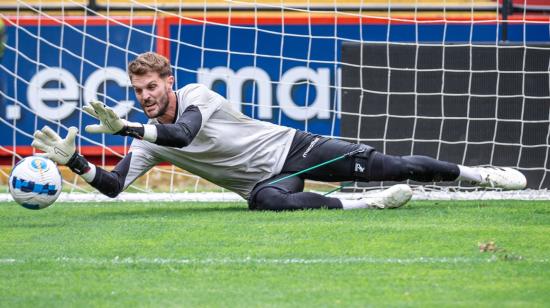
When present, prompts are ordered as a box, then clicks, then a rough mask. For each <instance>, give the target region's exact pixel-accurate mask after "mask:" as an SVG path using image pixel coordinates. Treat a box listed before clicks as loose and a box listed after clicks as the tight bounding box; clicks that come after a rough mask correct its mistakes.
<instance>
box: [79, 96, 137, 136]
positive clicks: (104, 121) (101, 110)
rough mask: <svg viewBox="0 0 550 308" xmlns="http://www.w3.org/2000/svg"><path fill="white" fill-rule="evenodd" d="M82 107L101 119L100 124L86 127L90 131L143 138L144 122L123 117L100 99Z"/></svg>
mask: <svg viewBox="0 0 550 308" xmlns="http://www.w3.org/2000/svg"><path fill="white" fill-rule="evenodd" d="M82 109H84V111H85V112H87V113H88V114H89V115H91V116H92V117H94V118H96V119H98V120H99V124H92V125H86V128H85V129H86V131H87V132H88V133H92V134H101V133H105V134H113V135H121V136H131V137H134V138H138V139H143V135H144V128H143V124H141V123H135V122H129V121H126V120H123V119H121V118H120V117H119V116H118V115H117V114H116V113H115V111H114V110H113V109H112V108H110V107H108V106H105V105H104V104H103V103H101V102H99V101H91V102H90V105H89V106H84V107H82Z"/></svg>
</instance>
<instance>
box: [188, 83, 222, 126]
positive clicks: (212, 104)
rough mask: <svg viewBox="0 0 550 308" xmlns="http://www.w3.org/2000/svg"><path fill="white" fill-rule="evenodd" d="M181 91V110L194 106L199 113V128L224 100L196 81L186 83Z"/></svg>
mask: <svg viewBox="0 0 550 308" xmlns="http://www.w3.org/2000/svg"><path fill="white" fill-rule="evenodd" d="M183 93H184V95H183V102H184V104H183V108H181V110H188V109H187V108H188V107H189V106H196V107H197V108H198V109H199V112H200V115H201V126H200V128H203V127H204V125H205V124H206V122H207V121H208V120H209V119H210V117H211V116H212V114H213V113H214V112H216V111H217V110H218V109H220V107H221V105H222V103H223V100H224V99H223V97H221V96H220V95H219V94H218V93H216V92H214V91H212V90H210V89H208V88H207V87H206V86H205V85H202V84H198V83H197V84H192V85H188V86H187V87H185V88H184V91H183ZM184 112H185V111H184ZM180 118H181V116H180ZM178 120H179V119H178Z"/></svg>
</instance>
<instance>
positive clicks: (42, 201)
mask: <svg viewBox="0 0 550 308" xmlns="http://www.w3.org/2000/svg"><path fill="white" fill-rule="evenodd" d="M62 183H63V180H62V178H61V174H60V173H59V169H57V166H56V165H55V163H54V162H53V161H51V160H49V159H47V158H43V157H40V156H29V157H25V158H24V159H22V160H21V161H19V162H18V163H17V164H16V165H15V167H14V168H13V169H12V171H11V174H10V178H9V189H10V193H11V195H12V197H13V199H14V200H15V202H17V203H19V204H20V205H21V206H23V207H24V208H27V209H30V210H40V209H44V208H47V207H48V206H50V205H51V204H53V203H54V202H55V200H57V198H58V197H59V194H60V193H61V188H62Z"/></svg>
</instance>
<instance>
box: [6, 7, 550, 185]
mask: <svg viewBox="0 0 550 308" xmlns="http://www.w3.org/2000/svg"><path fill="white" fill-rule="evenodd" d="M529 4H530V3H529V2H527V1H526V2H524V3H516V8H522V10H521V11H519V12H518V11H517V10H516V12H515V13H514V14H512V15H511V16H509V17H508V18H509V19H508V22H507V23H503V22H502V16H501V15H500V14H498V12H499V4H498V3H496V2H493V1H478V0H475V1H474V0H471V1H426V0H416V1H414V2H413V3H409V2H405V1H388V2H386V1H381V0H380V1H376V2H371V1H369V2H366V1H365V2H361V1H344V2H342V1H322V0H319V1H190V2H189V1H185V2H184V1H163V2H162V3H160V1H154V0H151V1H130V2H126V1H108V0H105V1H69V0H65V1H4V2H3V3H2V5H1V8H2V11H1V12H0V18H1V19H2V20H3V21H4V24H5V29H6V33H7V42H6V44H5V50H4V56H3V59H2V61H1V62H0V76H1V79H0V82H1V84H0V94H1V95H2V102H1V107H0V115H2V117H1V118H0V135H1V136H2V138H1V140H2V141H1V142H0V159H1V160H2V161H1V162H0V163H2V164H4V165H7V167H6V168H4V169H3V170H0V171H1V172H0V181H1V183H2V185H7V175H8V173H9V168H10V166H11V165H12V164H13V163H15V162H16V160H17V158H19V157H20V155H22V156H26V155H30V154H32V153H34V152H33V149H32V148H30V146H29V145H30V143H31V135H32V133H33V132H34V131H35V130H36V129H39V128H41V127H42V126H43V125H46V124H47V125H50V126H51V127H53V128H54V129H55V130H57V131H58V132H60V133H61V134H62V135H64V134H65V133H66V129H67V128H68V127H69V126H72V125H74V126H77V127H79V128H80V129H81V130H82V128H83V127H84V126H85V125H87V124H90V123H92V122H93V119H91V118H90V117H89V116H87V115H85V114H83V113H82V108H81V107H82V105H83V104H84V103H86V102H88V101H90V100H92V99H96V98H97V99H100V100H103V101H105V102H106V103H107V104H108V105H111V106H113V107H115V108H116V110H117V112H118V113H119V114H121V115H123V116H125V117H126V118H128V119H130V120H135V121H142V122H143V121H144V120H145V117H144V115H143V112H142V111H141V110H140V108H139V105H138V104H137V103H136V102H135V96H134V94H133V90H132V89H131V87H130V84H129V81H128V78H127V76H126V74H125V69H126V65H127V63H128V62H129V61H131V60H132V59H133V58H134V57H135V56H136V55H137V54H139V53H141V52H144V51H149V50H152V51H157V52H159V53H162V54H164V55H166V56H168V57H169V59H170V60H171V61H172V63H173V64H174V72H175V76H176V84H177V86H178V87H181V86H183V85H185V84H187V83H189V82H201V83H204V84H206V85H207V86H209V87H210V88H212V89H214V90H216V91H218V92H220V93H221V94H223V95H225V96H226V97H228V98H229V99H230V100H231V101H232V102H233V103H234V106H235V108H239V109H240V110H242V111H243V112H244V113H246V114H248V115H250V116H252V117H254V118H258V119H261V120H265V121H271V122H274V123H277V124H282V125H287V126H292V127H296V128H299V129H302V130H306V131H311V132H314V133H317V134H322V135H326V136H332V137H336V138H341V139H345V140H348V141H352V142H363V143H367V144H371V145H374V146H375V147H377V148H378V149H379V150H381V151H384V152H386V153H390V154H396V155H409V154H425V155H429V156H433V157H436V158H439V159H443V160H449V161H453V162H456V163H462V164H466V165H472V164H475V165H478V164H479V165H498V166H512V167H517V168H519V169H520V170H522V171H523V172H525V173H526V175H527V177H528V181H529V187H530V188H532V189H534V190H530V191H529V193H528V195H529V196H533V194H543V193H544V192H545V190H546V188H547V187H548V185H549V181H550V178H549V177H548V176H547V174H548V172H549V171H550V170H549V161H548V148H549V145H548V140H549V137H550V136H549V129H548V128H549V123H550V119H549V109H550V105H549V101H550V100H549V98H550V93H549V92H550V81H549V78H548V71H549V69H550V67H549V65H550V64H549V63H550V62H549V58H550V56H549V53H548V49H547V48H546V46H544V44H546V43H548V42H549V41H550V22H549V18H548V17H545V16H544V15H536V12H534V11H532V9H533V7H532V6H530V5H529ZM538 9H539V10H544V9H545V8H544V7H542V8H538ZM503 36H505V37H503ZM503 39H507V41H508V42H507V43H505V44H504V43H502V42H501V41H502V40H503ZM541 63H542V64H541ZM130 141H131V140H130V139H127V138H122V137H113V136H91V135H89V134H82V135H80V136H79V138H78V145H79V150H80V151H81V152H82V153H83V154H85V155H86V157H88V158H89V159H91V160H92V161H94V162H95V163H97V164H98V165H100V166H103V167H106V168H109V167H108V166H109V165H112V164H113V163H115V162H116V161H117V157H120V156H121V155H124V153H126V152H127V150H128V146H129V142H130ZM64 177H65V180H66V181H67V184H69V185H66V186H65V187H69V189H70V191H71V192H90V191H93V188H91V187H90V186H88V185H86V184H84V183H83V181H82V180H80V179H79V178H78V177H76V176H74V175H72V174H71V173H70V172H66V170H65V172H64ZM373 185H374V186H380V185H379V184H378V183H375V184H373ZM337 186H338V185H337V184H329V185H328V186H322V185H321V184H319V183H312V187H313V189H322V190H323V189H324V190H330V189H332V188H333V187H337ZM352 187H355V188H360V187H362V185H359V186H357V185H355V184H354V185H352ZM426 187H428V188H426V189H427V191H434V190H435V191H437V190H440V189H441V190H442V191H444V192H445V193H447V192H449V191H455V190H457V189H458V188H461V189H465V190H473V189H474V188H470V187H467V185H466V186H457V185H455V184H453V186H448V187H446V188H441V187H440V186H437V187H436V186H431V185H430V186H426ZM361 189H362V188H361ZM131 190H132V191H140V192H156V193H164V192H168V193H177V192H185V191H188V192H200V191H219V192H223V190H222V189H220V188H217V187H215V186H213V185H210V184H208V183H206V182H205V181H203V180H200V179H199V178H197V177H195V176H193V175H190V174H188V173H186V172H185V171H182V170H179V169H177V168H174V167H172V166H159V167H158V168H155V169H154V170H152V171H151V172H150V173H148V174H147V175H146V176H144V177H143V178H142V179H141V180H139V181H137V182H136V183H135V184H134V185H133V186H132V188H131ZM5 191H7V188H5ZM458 195H459V194H455V196H458Z"/></svg>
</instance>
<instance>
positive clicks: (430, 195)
mask: <svg viewBox="0 0 550 308" xmlns="http://www.w3.org/2000/svg"><path fill="white" fill-rule="evenodd" d="M413 194H414V195H413V200H550V191H548V190H519V191H471V192H449V191H429V190H424V189H418V188H416V189H414V191H413ZM329 196H330V197H334V198H341V199H357V198H361V197H366V196H368V192H367V193H365V194H361V193H339V192H338V193H332V194H330V195H329ZM10 201H13V198H12V196H11V195H10V194H9V193H0V202H10ZM107 201H116V202H120V201H127V202H163V201H166V202H172V201H177V202H245V200H244V199H243V198H241V197H239V195H237V194H235V193H232V192H223V193H221V192H196V193H191V192H189V193H121V194H120V195H119V196H118V197H116V198H114V199H111V198H109V197H107V196H104V195H102V194H100V193H97V192H95V193H75V192H73V193H65V192H63V193H61V195H60V196H59V199H58V200H57V202H107Z"/></svg>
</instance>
